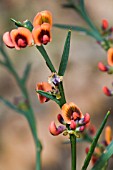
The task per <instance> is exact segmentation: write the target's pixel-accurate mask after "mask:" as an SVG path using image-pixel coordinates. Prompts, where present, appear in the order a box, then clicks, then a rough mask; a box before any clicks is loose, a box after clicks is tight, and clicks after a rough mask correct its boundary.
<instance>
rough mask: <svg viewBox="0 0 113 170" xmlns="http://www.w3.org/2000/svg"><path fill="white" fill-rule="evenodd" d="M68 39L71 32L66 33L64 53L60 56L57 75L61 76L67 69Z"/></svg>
mask: <svg viewBox="0 0 113 170" xmlns="http://www.w3.org/2000/svg"><path fill="white" fill-rule="evenodd" d="M70 38H71V31H70V30H69V31H68V35H67V38H66V41H65V45H64V51H63V54H62V58H61V62H60V66H59V71H58V75H59V76H63V75H64V73H65V70H66V67H67V62H68V57H69V50H70Z"/></svg>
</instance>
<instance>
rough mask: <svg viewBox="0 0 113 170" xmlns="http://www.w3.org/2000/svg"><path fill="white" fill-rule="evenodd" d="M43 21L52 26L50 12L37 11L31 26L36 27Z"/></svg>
mask: <svg viewBox="0 0 113 170" xmlns="http://www.w3.org/2000/svg"><path fill="white" fill-rule="evenodd" d="M43 23H49V24H50V27H51V26H52V14H51V12H49V11H42V12H39V13H38V14H37V15H36V16H35V18H34V20H33V26H34V27H36V26H38V25H42V24H43Z"/></svg>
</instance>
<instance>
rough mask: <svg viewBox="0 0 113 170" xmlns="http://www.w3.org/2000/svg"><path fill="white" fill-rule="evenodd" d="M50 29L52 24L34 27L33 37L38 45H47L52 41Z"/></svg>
mask: <svg viewBox="0 0 113 170" xmlns="http://www.w3.org/2000/svg"><path fill="white" fill-rule="evenodd" d="M50 28H51V27H50V24H48V23H43V24H42V25H38V26H36V27H34V29H33V30H32V35H33V39H34V42H35V44H36V45H38V46H41V45H42V44H44V45H46V44H47V43H48V42H50V41H51V40H52V37H51V32H50Z"/></svg>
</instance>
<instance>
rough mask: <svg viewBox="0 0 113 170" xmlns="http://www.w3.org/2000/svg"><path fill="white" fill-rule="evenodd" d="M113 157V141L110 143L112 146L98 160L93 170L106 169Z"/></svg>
mask: <svg viewBox="0 0 113 170" xmlns="http://www.w3.org/2000/svg"><path fill="white" fill-rule="evenodd" d="M112 155H113V141H112V142H111V143H110V145H108V146H107V147H106V149H105V151H104V152H103V154H102V155H101V156H100V158H99V159H98V160H97V162H96V163H95V165H94V167H93V168H92V169H91V170H97V169H102V168H104V167H105V166H106V163H107V162H108V160H109V159H110V157H111V156H112Z"/></svg>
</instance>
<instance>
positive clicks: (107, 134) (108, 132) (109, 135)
mask: <svg viewBox="0 0 113 170" xmlns="http://www.w3.org/2000/svg"><path fill="white" fill-rule="evenodd" d="M111 140H112V130H111V127H110V126H107V127H106V128H105V142H106V144H107V145H109V144H110V143H111Z"/></svg>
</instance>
